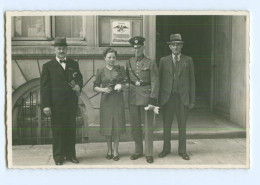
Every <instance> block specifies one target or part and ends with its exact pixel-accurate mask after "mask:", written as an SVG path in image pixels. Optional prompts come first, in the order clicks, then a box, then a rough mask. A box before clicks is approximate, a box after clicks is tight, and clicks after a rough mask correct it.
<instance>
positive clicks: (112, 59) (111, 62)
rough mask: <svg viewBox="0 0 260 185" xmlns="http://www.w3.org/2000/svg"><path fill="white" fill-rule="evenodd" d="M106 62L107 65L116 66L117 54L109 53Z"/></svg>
mask: <svg viewBox="0 0 260 185" xmlns="http://www.w3.org/2000/svg"><path fill="white" fill-rule="evenodd" d="M105 61H106V63H107V65H109V66H114V65H115V62H116V55H115V53H107V55H106V57H105Z"/></svg>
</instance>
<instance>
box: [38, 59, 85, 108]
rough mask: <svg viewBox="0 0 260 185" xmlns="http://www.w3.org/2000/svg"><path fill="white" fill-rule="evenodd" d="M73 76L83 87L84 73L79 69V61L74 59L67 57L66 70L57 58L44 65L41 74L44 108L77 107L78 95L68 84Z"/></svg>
mask: <svg viewBox="0 0 260 185" xmlns="http://www.w3.org/2000/svg"><path fill="white" fill-rule="evenodd" d="M72 77H73V80H74V81H75V82H76V84H78V85H79V86H80V88H82V86H83V80H82V74H81V73H80V71H79V65H78V63H77V62H75V61H74V60H71V59H67V62H66V69H65V70H64V69H63V67H62V66H61V65H60V63H59V62H58V61H56V59H55V60H51V61H49V62H47V63H45V64H44V65H43V68H42V75H41V103H42V107H43V108H45V107H50V108H51V110H52V112H67V111H68V110H70V109H76V108H77V104H78V97H77V95H76V92H75V91H73V90H72V88H71V87H70V86H69V84H68V83H69V80H71V78H72ZM75 111H76V110H75Z"/></svg>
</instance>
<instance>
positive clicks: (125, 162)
mask: <svg viewBox="0 0 260 185" xmlns="http://www.w3.org/2000/svg"><path fill="white" fill-rule="evenodd" d="M171 142H172V143H171V144H172V152H171V154H169V155H168V156H167V157H165V158H159V157H158V155H159V153H160V152H161V150H162V144H163V142H162V141H154V163H153V164H148V163H146V160H145V157H142V158H139V159H137V160H135V161H132V160H130V155H131V153H132V152H133V150H134V143H133V142H120V146H119V153H120V160H119V161H114V160H107V159H106V158H105V156H106V150H107V146H106V143H105V142H95V143H84V144H77V145H76V151H77V157H78V159H79V160H80V163H79V164H73V163H71V162H69V161H66V162H65V163H64V164H63V165H62V166H56V165H55V163H54V160H53V157H52V145H20V146H13V147H12V164H11V163H10V164H9V165H10V166H9V167H12V168H249V159H248V154H247V140H246V138H232V139H188V140H187V151H188V154H189V155H190V158H191V159H190V160H189V161H185V160H183V159H182V158H181V157H179V156H178V153H177V146H178V141H177V140H172V141H171Z"/></svg>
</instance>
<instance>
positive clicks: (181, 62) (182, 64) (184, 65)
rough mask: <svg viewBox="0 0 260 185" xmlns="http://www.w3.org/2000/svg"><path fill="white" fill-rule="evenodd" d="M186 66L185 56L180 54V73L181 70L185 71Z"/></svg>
mask: <svg viewBox="0 0 260 185" xmlns="http://www.w3.org/2000/svg"><path fill="white" fill-rule="evenodd" d="M185 67H186V63H185V60H184V59H183V56H182V55H181V56H180V61H179V73H178V75H180V74H181V72H182V71H183V69H184V68H185Z"/></svg>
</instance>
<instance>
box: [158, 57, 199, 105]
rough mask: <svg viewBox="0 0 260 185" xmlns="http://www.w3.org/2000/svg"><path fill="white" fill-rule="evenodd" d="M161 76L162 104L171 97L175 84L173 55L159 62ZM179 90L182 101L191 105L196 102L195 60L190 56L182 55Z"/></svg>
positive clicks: (178, 82)
mask: <svg viewBox="0 0 260 185" xmlns="http://www.w3.org/2000/svg"><path fill="white" fill-rule="evenodd" d="M159 77H160V95H159V102H160V105H164V104H165V103H166V102H167V101H168V100H169V98H170V95H171V93H172V86H173V78H174V77H173V59H172V55H169V56H166V57H162V58H161V60H160V64H159ZM176 82H177V91H178V93H179V94H180V97H181V100H182V103H183V104H184V105H186V106H189V105H190V104H191V103H194V104H195V77H194V66H193V60H192V58H191V57H189V56H185V55H182V54H181V56H180V61H179V71H178V73H177V76H176Z"/></svg>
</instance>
